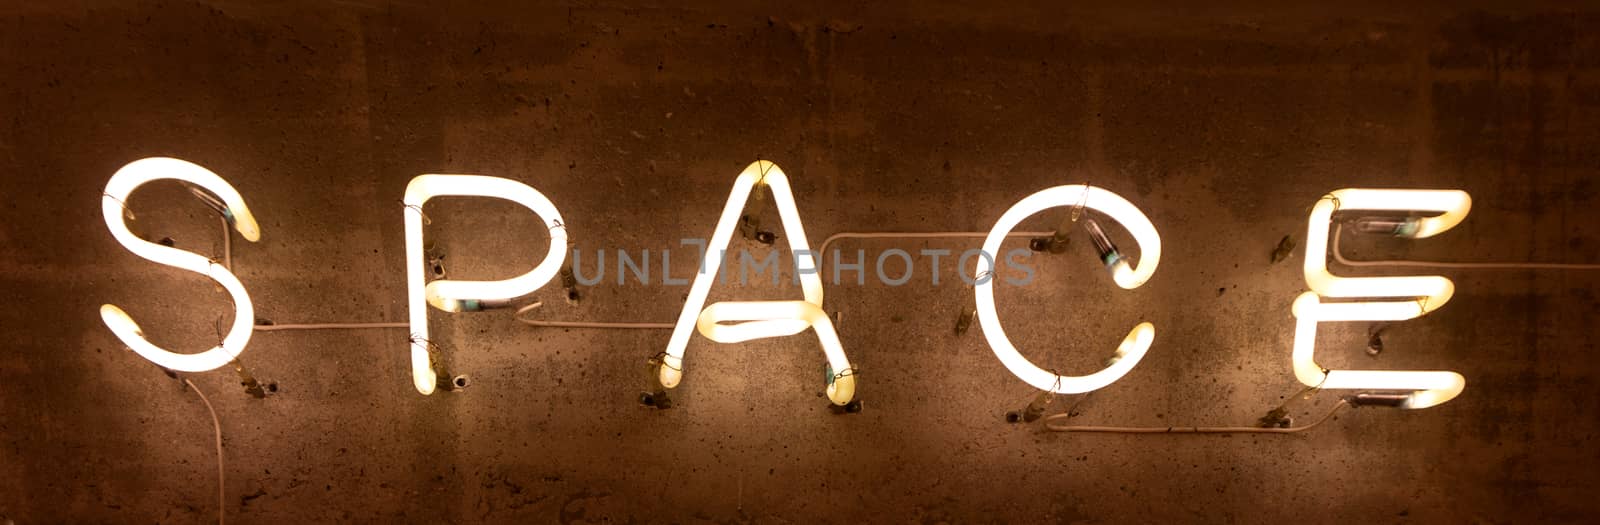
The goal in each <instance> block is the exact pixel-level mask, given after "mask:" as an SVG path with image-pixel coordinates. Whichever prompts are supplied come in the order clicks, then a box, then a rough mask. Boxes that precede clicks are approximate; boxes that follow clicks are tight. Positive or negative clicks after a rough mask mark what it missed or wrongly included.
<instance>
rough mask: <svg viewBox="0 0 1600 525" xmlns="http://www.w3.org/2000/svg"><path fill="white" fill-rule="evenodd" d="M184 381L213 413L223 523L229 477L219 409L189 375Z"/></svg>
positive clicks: (219, 517)
mask: <svg viewBox="0 0 1600 525" xmlns="http://www.w3.org/2000/svg"><path fill="white" fill-rule="evenodd" d="M183 383H184V384H186V385H189V389H191V390H194V394H195V395H197V396H200V401H201V402H202V403H205V404H206V412H210V413H211V430H212V431H214V432H215V433H216V436H217V525H222V524H223V517H224V515H226V513H227V512H226V509H227V507H226V505H225V504H226V502H227V496H226V495H225V494H226V491H225V490H224V489H223V487H224V486H225V481H226V480H227V478H226V475H225V474H224V470H223V468H222V423H221V422H219V421H218V420H217V409H215V408H212V407H211V400H210V399H206V394H205V393H204V392H201V391H200V387H197V386H194V382H192V381H189V378H187V377H186V378H184V379H183Z"/></svg>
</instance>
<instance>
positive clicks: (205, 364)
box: [100, 157, 261, 372]
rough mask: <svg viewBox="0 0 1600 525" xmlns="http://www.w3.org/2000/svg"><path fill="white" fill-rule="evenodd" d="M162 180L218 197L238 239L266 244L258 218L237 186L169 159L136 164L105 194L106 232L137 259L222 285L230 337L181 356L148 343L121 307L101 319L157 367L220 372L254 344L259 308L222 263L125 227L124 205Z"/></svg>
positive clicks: (107, 309)
mask: <svg viewBox="0 0 1600 525" xmlns="http://www.w3.org/2000/svg"><path fill="white" fill-rule="evenodd" d="M161 179H173V180H179V181H184V182H188V183H190V184H193V185H195V186H199V187H201V188H204V189H205V190H206V191H209V192H211V193H213V194H215V195H217V196H218V197H220V198H221V199H222V202H223V204H224V205H226V215H227V217H228V218H229V222H230V223H231V224H232V225H233V228H234V229H235V230H237V231H238V232H239V235H241V236H243V237H244V238H245V240H248V241H251V242H256V241H258V240H260V239H261V230H260V228H259V227H258V226H257V225H256V219H255V216H254V215H251V214H250V208H249V207H248V206H245V203H244V198H243V197H241V196H239V192H238V191H235V190H234V189H233V186H231V185H229V184H228V183H227V181H224V180H222V177H218V176H217V174H216V173H212V172H211V170H208V169H205V168H203V167H200V166H199V165H197V164H194V163H191V162H188V161H184V160H179V159H173V158H165V157H151V158H147V159H140V160H136V161H133V162H130V163H128V165H126V166H123V167H122V169H119V170H117V172H116V173H114V174H112V175H111V180H110V181H108V182H106V191H105V195H104V196H102V197H101V198H100V209H101V212H102V214H103V215H104V216H105V221H106V227H107V228H109V229H110V230H111V236H112V237H114V238H116V240H117V242H118V243H120V244H122V246H123V247H124V248H127V249H128V251H131V252H133V253H134V255H138V256H139V257H143V258H145V259H147V260H149V261H151V262H155V263H158V264H164V265H167V266H171V267H174V268H178V269H182V270H188V271H191V272H194V273H198V274H201V275H205V276H206V277H209V278H211V280H213V281H216V282H217V284H220V285H222V288H223V289H224V290H227V292H228V295H229V296H230V297H231V298H232V299H233V326H232V327H230V328H229V329H228V335H227V336H225V337H223V339H222V344H220V345H217V346H216V347H213V348H211V349H210V350H206V351H204V352H200V353H198V354H180V353H175V352H172V351H169V350H166V349H163V348H161V347H158V346H156V345H154V344H152V343H150V341H149V340H147V339H145V337H144V331H143V330H142V329H140V328H139V324H138V323H135V322H134V321H133V318H132V317H130V316H128V314H127V312H124V311H123V310H122V309H121V308H118V307H117V306H116V305H111V304H107V305H102V306H101V307H100V319H101V320H103V321H104V322H105V324H106V327H108V328H110V329H111V332H112V333H113V334H116V336H117V339H120V340H121V341H122V343H123V344H126V345H128V348H131V349H133V351H134V352H137V353H138V354H139V355H140V356H143V357H144V358H145V359H149V360H150V361H151V362H154V363H155V364H157V365H160V366H162V367H166V368H169V369H172V370H178V371H182V372H203V371H207V370H215V369H217V368H219V367H221V366H223V365H225V364H228V363H229V362H231V361H233V360H234V359H236V358H238V357H239V354H241V353H244V348H245V345H246V344H248V343H249V342H250V334H251V333H252V332H253V331H254V328H253V327H252V325H253V324H254V323H255V306H254V305H253V304H252V303H251V302H250V294H249V293H247V292H246V291H245V289H244V284H243V283H240V282H239V279H238V278H237V277H235V276H234V275H233V272H231V271H228V269H227V268H225V267H223V266H222V265H221V264H217V263H216V262H215V261H212V260H211V259H209V258H206V257H204V256H202V255H199V254H196V253H194V252H190V251H187V250H180V249H177V248H172V247H168V246H162V245H160V244H156V243H153V242H150V241H146V240H144V239H140V238H139V237H138V236H137V235H134V234H133V232H132V231H131V230H129V229H128V225H127V223H126V222H124V212H125V211H126V207H125V205H124V203H126V202H127V201H128V196H129V195H131V194H132V193H133V190H135V189H137V188H138V187H139V186H142V185H144V184H145V183H148V182H151V181H156V180H161Z"/></svg>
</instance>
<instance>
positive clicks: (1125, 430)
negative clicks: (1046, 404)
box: [1044, 399, 1350, 434]
mask: <svg viewBox="0 0 1600 525" xmlns="http://www.w3.org/2000/svg"><path fill="white" fill-rule="evenodd" d="M1349 404H1350V403H1349V402H1347V401H1345V400H1343V399H1341V400H1339V402H1338V403H1334V405H1333V408H1330V409H1328V412H1327V413H1326V414H1323V415H1322V417H1321V418H1318V419H1317V420H1316V421H1313V422H1312V423H1311V424H1309V425H1305V426H1299V427H1290V428H1260V427H1102V426H1073V425H1058V424H1053V423H1052V422H1051V421H1052V420H1058V419H1065V418H1067V417H1070V414H1056V415H1053V416H1050V417H1047V418H1044V427H1045V428H1046V429H1049V430H1050V431H1051V432H1101V433H1114V434H1296V433H1300V432H1304V431H1307V430H1311V429H1313V428H1316V427H1317V425H1321V424H1322V423H1323V422H1324V421H1327V420H1328V419H1330V418H1332V417H1333V414H1334V413H1336V412H1338V411H1339V409H1341V408H1344V407H1345V406H1348V405H1349Z"/></svg>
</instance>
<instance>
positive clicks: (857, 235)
mask: <svg viewBox="0 0 1600 525" xmlns="http://www.w3.org/2000/svg"><path fill="white" fill-rule="evenodd" d="M1055 234H1056V232H1011V233H1010V234H1008V235H1006V237H1045V236H1051V235H1055ZM988 236H989V232H841V233H835V234H833V235H829V236H828V238H827V239H823V240H822V245H820V246H818V247H817V259H818V260H817V273H819V274H820V273H822V263H823V261H822V259H826V257H824V256H823V255H824V254H826V253H828V245H830V244H833V242H834V241H837V240H840V239H983V238H986V237H988Z"/></svg>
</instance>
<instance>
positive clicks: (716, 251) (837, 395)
mask: <svg viewBox="0 0 1600 525" xmlns="http://www.w3.org/2000/svg"><path fill="white" fill-rule="evenodd" d="M757 186H766V187H767V188H768V189H770V190H772V196H773V202H774V203H775V204H776V205H777V207H778V215H779V217H780V218H781V219H782V222H783V229H784V237H786V238H787V239H788V242H789V249H790V251H792V252H793V253H794V257H795V274H796V276H797V277H798V278H799V280H800V288H801V291H802V294H803V295H804V297H805V300H804V301H737V302H721V303H716V304H712V305H711V306H707V307H705V308H704V309H703V310H702V308H701V307H702V306H703V305H705V302H706V296H707V294H709V293H710V292H711V283H712V281H713V280H715V279H716V278H717V275H718V272H719V270H720V269H721V267H722V262H723V261H722V258H723V255H724V254H725V253H726V251H727V247H728V242H729V241H730V240H731V239H732V238H733V232H734V229H735V228H736V227H737V226H738V222H739V216H740V211H742V210H743V209H744V205H745V202H746V201H747V200H749V198H750V193H751V192H752V191H756V190H757ZM723 323H734V324H723ZM806 328H813V329H814V330H815V331H816V333H817V338H818V340H819V341H820V342H821V344H822V348H823V352H824V354H825V355H826V356H827V359H828V366H829V367H830V368H831V369H832V374H830V375H829V380H828V384H827V394H828V399H829V400H830V401H832V402H833V403H834V404H836V405H844V404H846V403H849V402H850V400H851V399H852V398H853V397H854V396H855V376H854V369H853V368H851V366H850V361H849V360H848V359H846V357H845V353H844V348H843V347H842V346H841V345H840V343H839V336H838V333H837V332H836V331H835V330H834V328H833V322H832V321H831V320H829V319H828V316H827V314H826V313H825V312H823V311H822V278H821V277H819V276H818V275H817V263H816V260H815V259H814V258H813V254H812V253H811V249H810V247H809V245H808V244H807V241H806V232H805V227H804V226H803V225H802V224H801V223H800V211H799V210H798V209H797V208H796V207H795V202H794V193H793V192H792V191H791V190H790V188H789V178H788V176H786V175H784V173H783V170H782V169H779V168H778V166H777V165H776V164H773V163H772V162H769V161H765V160H760V161H756V162H753V163H751V164H750V166H748V167H746V168H745V169H744V172H742V173H740V174H739V177H738V178H737V179H735V180H734V183H733V191H732V192H730V193H729V195H728V201H727V204H725V205H724V206H723V208H722V215H721V217H720V218H719V219H718V220H717V227H716V229H715V230H714V231H713V233H712V234H711V240H710V241H709V242H708V243H707V244H706V253H705V257H704V258H703V259H702V263H701V267H700V271H699V272H698V273H696V274H695V277H694V282H693V283H692V284H691V285H690V287H689V295H688V297H687V298H686V299H685V300H684V303H683V311H682V312H681V313H679V315H678V320H677V323H676V324H675V325H674V327H673V330H672V338H671V339H670V340H668V342H667V349H666V350H665V351H664V352H663V353H662V356H661V369H660V375H659V379H660V381H661V384H662V386H664V387H666V388H675V387H677V386H678V383H679V382H680V381H682V380H683V366H684V363H683V353H684V349H685V348H687V347H688V345H689V337H690V335H691V332H692V331H694V330H696V329H698V330H699V332H700V334H701V335H703V336H705V337H706V338H707V339H710V340H712V341H717V342H719V343H736V342H742V341H749V340H752V339H761V338H767V337H782V336H789V335H795V334H798V333H800V332H802V331H805V329H806Z"/></svg>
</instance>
